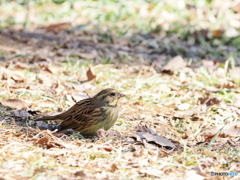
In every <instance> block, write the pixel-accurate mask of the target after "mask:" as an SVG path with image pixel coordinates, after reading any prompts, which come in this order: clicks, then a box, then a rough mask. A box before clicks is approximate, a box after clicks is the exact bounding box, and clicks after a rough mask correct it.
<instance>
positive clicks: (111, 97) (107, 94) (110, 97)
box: [93, 88, 125, 107]
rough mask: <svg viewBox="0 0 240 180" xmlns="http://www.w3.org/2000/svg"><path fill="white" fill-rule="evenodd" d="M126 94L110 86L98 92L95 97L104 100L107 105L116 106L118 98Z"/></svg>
mask: <svg viewBox="0 0 240 180" xmlns="http://www.w3.org/2000/svg"><path fill="white" fill-rule="evenodd" d="M124 96H125V95H124V94H121V93H119V92H118V91H117V90H115V89H113V88H108V89H103V90H102V91H100V92H99V93H97V94H96V95H95V96H94V97H93V99H98V100H99V101H102V102H104V104H105V105H107V106H110V107H116V106H117V103H118V100H119V99H120V98H121V97H124Z"/></svg>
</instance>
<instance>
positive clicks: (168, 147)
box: [0, 23, 240, 179]
mask: <svg viewBox="0 0 240 180" xmlns="http://www.w3.org/2000/svg"><path fill="white" fill-rule="evenodd" d="M69 28H70V29H71V24H69V23H59V24H54V25H50V26H48V27H46V28H45V29H46V31H47V32H48V33H42V32H41V29H40V30H38V32H34V33H31V32H24V31H23V32H19V31H7V32H2V31H1V34H0V35H1V36H2V35H3V34H4V35H7V36H5V37H1V39H5V42H6V45H5V49H4V52H6V53H10V52H11V53H12V54H13V55H14V56H9V57H7V56H6V57H4V58H5V59H6V62H1V65H2V64H3V66H1V71H0V75H1V76H0V79H1V82H0V84H1V89H0V90H1V94H0V95H1V98H2V99H1V106H0V107H1V108H0V110H1V114H0V124H1V128H0V134H1V138H0V147H1V149H0V152H1V156H0V161H1V169H2V170H1V172H0V173H1V175H2V176H3V178H5V179H30V178H29V177H37V178H39V179H41V178H45V179H48V178H53V177H58V178H60V179H77V178H80V179H81V178H82V179H84V178H85V179H91V178H92V179H93V178H95V179H96V178H98V179H119V178H122V179H123V178H125V177H129V179H137V178H138V179H141V178H142V179H144V178H146V179H147V178H149V179H151V178H163V179H168V178H170V177H171V178H172V177H173V178H180V179H183V178H187V177H193V176H194V177H198V178H199V179H204V178H206V177H208V178H211V177H210V174H209V173H210V172H211V171H216V172H225V171H227V172H230V171H231V172H234V171H236V172H237V170H238V169H239V136H240V134H239V116H240V104H239V102H240V99H239V92H240V89H239V79H238V77H239V73H238V72H239V68H238V67H236V68H235V67H226V64H224V63H222V62H221V61H212V60H211V61H210V60H206V59H205V60H203V61H201V63H200V65H199V64H198V63H196V64H194V63H192V64H191V62H188V60H187V59H185V58H184V57H183V56H181V55H178V56H175V54H174V53H173V54H172V57H170V56H169V55H168V54H162V55H159V52H156V51H153V49H155V50H157V49H160V44H159V43H158V42H157V41H156V40H155V39H154V36H152V37H147V36H146V37H144V36H143V35H136V37H138V38H139V39H136V40H138V41H140V43H139V44H137V45H136V44H134V42H132V41H130V40H129V39H118V38H115V37H114V39H113V41H112V44H111V43H109V41H108V40H107V39H103V38H102V37H100V36H97V37H95V35H91V32H90V33H89V34H78V36H75V35H73V34H66V36H65V37H63V36H62V35H61V32H62V31H66V30H67V31H68V30H69ZM42 31H43V30H42ZM50 32H51V33H52V34H51V33H50ZM53 33H54V34H53ZM198 33H200V35H201V34H203V35H202V36H203V38H204V39H207V38H208V33H209V32H207V31H205V32H204V31H202V32H198ZM93 34H94V33H93ZM221 35H222V33H221V32H218V31H215V32H214V36H215V37H219V36H221ZM198 36H199V34H198ZM7 37H8V38H7ZM9 37H10V38H9ZM16 40H17V41H16ZM8 43H9V44H8ZM56 44H58V47H56V46H55V45H56ZM1 46H3V45H2V44H1ZM10 47H11V48H10ZM19 47H23V48H22V50H21V52H20V51H19V50H18V49H19ZM167 59H168V60H169V59H170V61H169V62H168V63H167V64H166V63H165V61H166V60H167ZM108 63H111V64H112V65H109V64H108ZM224 66H225V67H224ZM93 70H94V71H93ZM219 78H220V79H219ZM106 87H114V88H117V89H118V90H119V91H121V92H123V93H124V94H126V95H127V98H126V99H123V100H122V101H121V102H120V109H121V110H120V117H119V119H118V121H117V122H116V124H115V126H114V127H113V128H112V129H111V131H112V132H109V134H108V135H106V136H104V137H102V138H99V139H81V138H80V136H79V135H78V134H77V133H76V132H71V133H66V134H63V133H57V132H55V131H54V130H55V129H57V124H52V122H49V123H43V124H35V123H34V121H33V120H32V119H34V118H35V117H36V116H39V115H40V114H39V112H41V114H47V113H49V112H54V113H57V112H61V111H63V110H65V109H67V108H68V107H70V106H71V105H72V104H74V103H75V102H76V101H79V100H81V99H83V98H87V97H89V96H92V95H94V94H95V93H96V92H98V91H99V90H101V89H103V88H106ZM9 107H10V108H9ZM5 122H8V123H5ZM221 128H222V129H221ZM153 129H155V130H153ZM214 138H215V139H214ZM209 144H211V149H210V150H209V149H208V145H209ZM11 164H14V167H13V166H12V165H11ZM190 169H191V170H190ZM13 170H14V172H13V173H7V172H9V171H13ZM37 178H36V179H37Z"/></svg>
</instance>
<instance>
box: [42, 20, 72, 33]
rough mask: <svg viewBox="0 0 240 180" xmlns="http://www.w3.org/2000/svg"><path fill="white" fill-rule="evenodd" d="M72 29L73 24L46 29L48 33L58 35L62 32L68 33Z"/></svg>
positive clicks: (60, 24)
mask: <svg viewBox="0 0 240 180" xmlns="http://www.w3.org/2000/svg"><path fill="white" fill-rule="evenodd" d="M71 29H72V24H71V23H70V22H65V23H58V24H52V25H49V26H48V27H46V31H47V32H53V33H58V32H60V31H67V30H71Z"/></svg>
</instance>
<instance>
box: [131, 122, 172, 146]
mask: <svg viewBox="0 0 240 180" xmlns="http://www.w3.org/2000/svg"><path fill="white" fill-rule="evenodd" d="M133 137H135V138H136V140H137V141H140V142H142V143H143V144H144V145H145V147H146V148H150V149H153V148H154V147H153V145H154V144H149V142H151V143H155V144H157V145H160V146H163V147H170V148H172V149H174V148H175V145H174V144H173V143H172V142H171V141H170V140H168V139H166V138H164V137H162V136H159V135H158V134H156V132H155V131H154V130H153V129H151V128H149V127H148V126H146V125H138V127H137V130H136V131H135V132H134V133H133Z"/></svg>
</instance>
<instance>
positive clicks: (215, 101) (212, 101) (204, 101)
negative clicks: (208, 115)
mask: <svg viewBox="0 0 240 180" xmlns="http://www.w3.org/2000/svg"><path fill="white" fill-rule="evenodd" d="M198 100H199V101H200V104H206V105H207V106H213V105H217V104H220V102H221V101H220V100H218V99H217V98H215V97H213V98H210V97H204V98H198Z"/></svg>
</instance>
